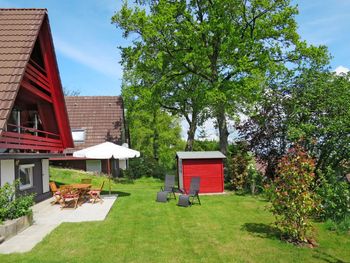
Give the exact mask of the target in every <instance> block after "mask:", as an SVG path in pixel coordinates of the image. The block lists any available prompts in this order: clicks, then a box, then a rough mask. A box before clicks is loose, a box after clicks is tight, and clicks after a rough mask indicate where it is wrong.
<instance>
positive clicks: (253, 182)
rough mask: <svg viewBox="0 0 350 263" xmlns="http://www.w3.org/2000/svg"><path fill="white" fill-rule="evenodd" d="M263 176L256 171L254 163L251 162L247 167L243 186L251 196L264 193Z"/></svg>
mask: <svg viewBox="0 0 350 263" xmlns="http://www.w3.org/2000/svg"><path fill="white" fill-rule="evenodd" d="M263 183H264V176H263V175H262V173H261V172H259V171H258V170H257V169H256V165H255V162H254V161H253V160H252V161H251V162H250V163H249V165H248V176H247V181H246V184H245V189H246V191H247V192H250V193H251V194H252V195H254V194H257V193H261V192H263V191H264V186H263Z"/></svg>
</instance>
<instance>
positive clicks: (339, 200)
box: [317, 169, 350, 223]
mask: <svg viewBox="0 0 350 263" xmlns="http://www.w3.org/2000/svg"><path fill="white" fill-rule="evenodd" d="M317 193H318V195H319V197H320V200H321V211H320V214H319V216H320V219H322V220H327V219H330V220H332V221H334V222H335V223H341V222H342V221H344V220H345V218H346V217H350V184H349V183H348V182H346V181H344V180H342V179H341V178H340V177H339V176H337V175H336V173H335V171H333V170H332V169H328V170H327V172H326V173H325V174H324V175H320V184H319V186H318V188H317Z"/></svg>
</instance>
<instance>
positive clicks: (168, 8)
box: [112, 0, 324, 154]
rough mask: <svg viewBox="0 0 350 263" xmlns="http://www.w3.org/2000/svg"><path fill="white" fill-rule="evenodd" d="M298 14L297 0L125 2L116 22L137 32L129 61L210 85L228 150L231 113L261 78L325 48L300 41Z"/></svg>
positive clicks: (255, 91)
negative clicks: (129, 3)
mask: <svg viewBox="0 0 350 263" xmlns="http://www.w3.org/2000/svg"><path fill="white" fill-rule="evenodd" d="M297 12H298V11H297V8H296V7H294V6H291V5H290V1H289V0H190V1H188V0H178V1H170V0H157V1H152V0H151V1H136V3H135V4H134V5H133V6H128V4H127V2H125V3H124V5H123V6H122V8H121V9H120V10H119V11H118V12H117V13H116V14H115V15H114V16H113V18H112V22H113V23H115V24H116V25H117V26H118V27H119V28H121V29H122V30H123V33H124V37H128V36H129V35H134V36H135V38H134V40H133V45H131V46H129V47H126V48H122V58H123V65H124V67H126V68H134V69H137V70H138V72H140V71H142V70H143V71H148V72H150V73H152V72H155V71H156V72H157V71H158V72H159V69H161V70H160V72H162V74H161V75H157V76H154V78H155V81H156V82H157V83H162V82H163V83H164V82H168V81H169V79H173V78H174V76H176V77H179V76H183V77H185V76H187V75H194V76H197V77H198V78H200V79H201V80H202V81H203V83H205V84H206V85H207V87H208V88H209V96H208V98H209V99H208V101H207V104H208V105H210V108H211V113H212V115H213V116H214V117H215V118H216V121H217V127H218V129H219V139H220V150H221V151H222V152H223V153H224V154H225V153H226V151H227V146H228V135H229V132H228V128H227V115H234V114H235V113H236V111H237V108H238V107H246V106H244V104H245V103H249V102H251V101H254V100H255V99H256V98H257V97H258V96H259V95H260V94H261V93H262V88H263V85H261V84H260V83H261V81H264V80H265V79H266V78H270V77H271V76H278V75H279V74H281V72H284V71H288V70H290V69H291V68H293V64H294V66H295V67H296V68H297V67H298V66H300V65H301V64H302V63H307V59H306V58H308V57H313V56H319V55H320V54H321V53H322V52H323V53H324V49H323V48H316V47H312V46H310V47H309V46H307V45H306V43H305V42H303V41H301V40H300V37H299V35H298V33H297V24H296V21H295V15H296V14H297ZM320 57H322V56H320ZM177 88H178V87H177V86H173V89H174V90H176V89H177Z"/></svg>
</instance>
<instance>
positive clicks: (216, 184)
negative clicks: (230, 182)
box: [176, 151, 226, 193]
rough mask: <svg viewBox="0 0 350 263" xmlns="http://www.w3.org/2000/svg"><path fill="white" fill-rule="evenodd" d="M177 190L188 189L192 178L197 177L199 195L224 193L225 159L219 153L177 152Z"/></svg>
mask: <svg viewBox="0 0 350 263" xmlns="http://www.w3.org/2000/svg"><path fill="white" fill-rule="evenodd" d="M176 158H177V171H178V178H179V188H180V189H184V190H185V191H186V192H187V191H188V190H189V189H190V183H191V178H192V177H197V176H199V177H200V178H201V179H200V180H201V181H200V193H222V192H223V191H224V166H223V159H225V158H226V156H225V155H223V154H222V153H221V152H219V151H207V152H177V153H176Z"/></svg>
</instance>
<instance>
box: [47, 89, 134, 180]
mask: <svg viewBox="0 0 350 263" xmlns="http://www.w3.org/2000/svg"><path fill="white" fill-rule="evenodd" d="M65 99H66V105H67V111H68V116H69V121H70V125H71V129H72V136H73V140H74V148H71V149H66V150H65V154H66V156H65V157H64V158H51V159H50V161H51V163H52V164H53V165H56V166H62V167H68V168H73V169H80V170H85V171H90V172H97V173H100V172H104V173H107V160H91V159H90V160H87V159H77V158H73V157H72V154H73V152H74V151H78V150H81V149H83V148H87V147H90V146H94V145H97V144H100V143H103V142H106V141H110V142H113V143H116V144H118V145H122V144H123V143H127V142H128V139H127V136H126V131H125V123H124V106H123V100H122V97H120V96H68V97H65ZM125 166H126V163H125V161H118V160H112V165H111V168H112V172H113V176H118V173H119V168H123V167H125Z"/></svg>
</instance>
